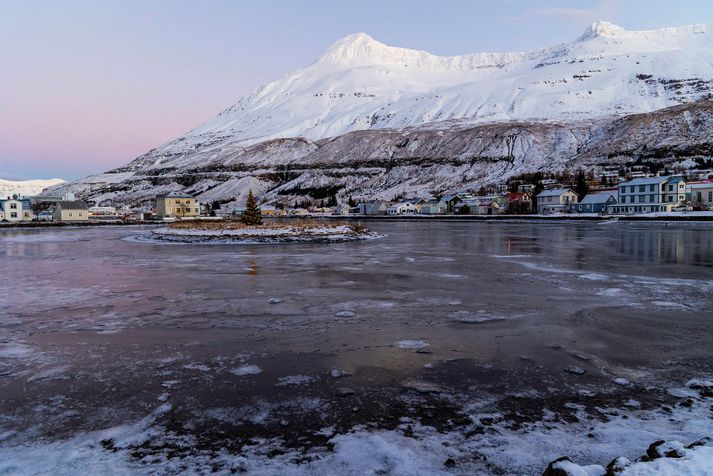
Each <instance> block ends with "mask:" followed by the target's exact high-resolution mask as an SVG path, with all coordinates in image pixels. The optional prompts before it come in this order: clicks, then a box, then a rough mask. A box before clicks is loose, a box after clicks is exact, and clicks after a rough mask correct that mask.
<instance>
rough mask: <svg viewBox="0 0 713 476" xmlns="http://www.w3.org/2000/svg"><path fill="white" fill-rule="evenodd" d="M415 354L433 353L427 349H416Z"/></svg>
mask: <svg viewBox="0 0 713 476" xmlns="http://www.w3.org/2000/svg"><path fill="white" fill-rule="evenodd" d="M416 353H417V354H432V353H433V352H431V351H430V350H428V349H418V350H417V351H416Z"/></svg>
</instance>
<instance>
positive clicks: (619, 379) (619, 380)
mask: <svg viewBox="0 0 713 476" xmlns="http://www.w3.org/2000/svg"><path fill="white" fill-rule="evenodd" d="M612 382H614V383H615V384H617V385H621V386H622V387H626V386H627V385H630V384H631V382H630V381H629V380H628V379H625V378H624V377H617V378H615V379H614V380H612Z"/></svg>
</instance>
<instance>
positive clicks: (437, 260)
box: [0, 221, 713, 474]
mask: <svg viewBox="0 0 713 476" xmlns="http://www.w3.org/2000/svg"><path fill="white" fill-rule="evenodd" d="M369 227H370V228H372V229H373V230H374V231H376V232H378V233H382V234H384V235H386V236H385V237H384V238H382V239H380V240H375V241H368V242H357V243H343V244H326V245H324V244H323V245H302V244H290V245H276V246H265V245H181V244H155V243H146V242H142V241H141V240H137V239H132V237H139V236H143V235H145V234H147V233H148V232H149V230H150V228H133V229H132V228H129V227H117V228H113V227H102V228H75V229H72V228H67V229H44V230H35V229H27V230H23V229H12V230H3V231H2V232H1V233H2V235H0V283H1V284H2V289H3V290H4V296H3V299H2V300H0V473H2V472H20V473H37V472H41V471H48V472H57V471H58V468H60V470H64V471H65V472H66V473H68V474H74V473H77V472H82V471H85V472H86V471H87V470H88V469H89V468H91V470H92V471H93V472H99V473H101V472H102V471H104V472H107V473H116V472H125V473H136V472H139V473H140V472H149V471H158V472H166V473H172V472H180V471H186V470H189V471H209V470H217V471H219V472H226V473H230V472H231V471H248V472H252V473H264V474H274V473H298V474H299V473H312V474H314V473H320V472H321V473H323V474H333V473H334V472H337V473H345V474H350V473H363V472H370V471H371V472H378V471H381V472H385V473H393V474H436V473H439V472H443V473H456V474H459V473H460V474H471V473H473V472H475V473H478V472H481V473H484V474H489V473H493V474H533V473H540V472H542V470H543V469H544V467H545V466H546V464H547V462H549V461H551V460H553V459H555V458H557V457H559V456H562V455H569V456H570V457H572V459H574V460H576V461H578V462H580V463H583V464H584V463H586V464H592V463H597V464H606V463H608V461H609V460H610V459H612V458H613V457H614V456H619V455H624V456H627V457H630V458H632V459H633V458H635V457H637V456H640V455H641V454H642V453H643V452H644V450H645V449H646V447H647V446H648V445H649V444H650V443H651V442H653V441H654V440H657V439H660V438H662V439H679V440H680V441H681V442H683V443H689V442H691V441H693V440H695V439H698V438H700V437H701V436H713V420H711V417H712V416H713V413H712V412H711V408H710V405H711V403H713V401H711V399H710V398H703V397H701V396H700V395H698V394H697V393H696V392H694V391H692V390H691V389H687V388H685V384H686V382H687V381H688V380H689V379H692V378H702V379H711V377H713V355H711V351H710V349H711V348H713V318H712V317H711V312H710V309H711V304H713V226H711V225H709V224H696V223H685V224H683V223H676V224H670V225H667V224H666V223H526V222H523V223H472V222H468V223H460V222H428V223H420V222H418V223H414V222H393V221H392V222H389V221H384V222H375V221H370V222H369ZM574 369H577V370H583V371H584V373H580V372H574V371H573V370H574ZM615 381H616V382H615ZM625 382H628V384H624V385H622V383H625ZM446 463H447V464H446Z"/></svg>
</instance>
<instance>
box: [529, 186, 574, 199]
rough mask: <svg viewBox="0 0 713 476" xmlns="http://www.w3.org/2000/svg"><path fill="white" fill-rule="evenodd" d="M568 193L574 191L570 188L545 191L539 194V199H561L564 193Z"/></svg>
mask: <svg viewBox="0 0 713 476" xmlns="http://www.w3.org/2000/svg"><path fill="white" fill-rule="evenodd" d="M566 192H572V193H574V192H573V191H572V189H569V188H553V189H551V190H543V191H542V192H540V193H538V194H537V196H538V197H559V196H560V195H562V194H563V193H566Z"/></svg>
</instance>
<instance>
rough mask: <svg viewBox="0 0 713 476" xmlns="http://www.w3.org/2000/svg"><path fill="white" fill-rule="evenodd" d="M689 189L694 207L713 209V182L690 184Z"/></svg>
mask: <svg viewBox="0 0 713 476" xmlns="http://www.w3.org/2000/svg"><path fill="white" fill-rule="evenodd" d="M688 187H689V189H690V194H691V202H692V203H693V204H694V205H698V206H705V207H708V208H713V182H700V183H690V184H688Z"/></svg>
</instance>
